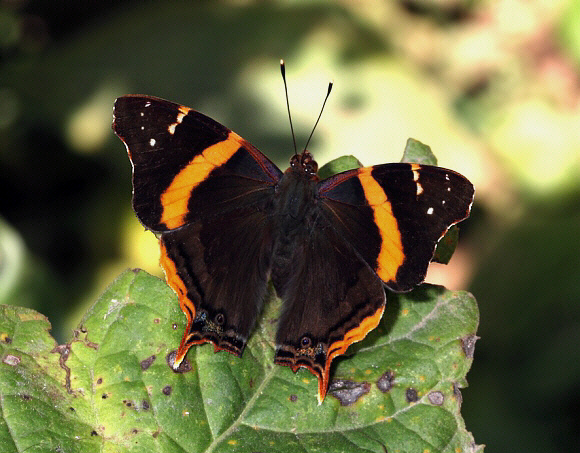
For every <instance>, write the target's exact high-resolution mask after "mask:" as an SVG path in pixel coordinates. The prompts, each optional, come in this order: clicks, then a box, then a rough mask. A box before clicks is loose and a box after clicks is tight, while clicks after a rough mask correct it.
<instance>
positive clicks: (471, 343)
mask: <svg viewBox="0 0 580 453" xmlns="http://www.w3.org/2000/svg"><path fill="white" fill-rule="evenodd" d="M478 339H479V337H478V336H477V335H467V336H466V337H463V338H461V349H463V353H464V354H465V357H467V358H468V359H473V353H474V352H475V342H476V341H477V340H478Z"/></svg>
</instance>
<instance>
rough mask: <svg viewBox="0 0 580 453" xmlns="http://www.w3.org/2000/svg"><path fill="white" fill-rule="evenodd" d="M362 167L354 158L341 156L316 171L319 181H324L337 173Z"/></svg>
mask: <svg viewBox="0 0 580 453" xmlns="http://www.w3.org/2000/svg"><path fill="white" fill-rule="evenodd" d="M360 167H362V164H361V163H360V161H359V160H358V159H357V158H356V157H354V156H342V157H337V158H336V159H333V160H331V161H330V162H327V163H326V164H324V165H323V166H322V167H320V170H318V176H319V178H320V179H326V178H328V177H330V176H332V175H336V174H337V173H341V172H343V171H347V170H354V169H355V168H360Z"/></svg>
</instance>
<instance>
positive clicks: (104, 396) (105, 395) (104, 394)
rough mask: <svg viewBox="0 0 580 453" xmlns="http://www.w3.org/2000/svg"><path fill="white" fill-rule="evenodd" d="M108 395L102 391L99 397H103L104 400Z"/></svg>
mask: <svg viewBox="0 0 580 453" xmlns="http://www.w3.org/2000/svg"><path fill="white" fill-rule="evenodd" d="M108 397H109V394H108V393H103V394H102V395H101V398H103V399H104V400H106V399H107V398H108Z"/></svg>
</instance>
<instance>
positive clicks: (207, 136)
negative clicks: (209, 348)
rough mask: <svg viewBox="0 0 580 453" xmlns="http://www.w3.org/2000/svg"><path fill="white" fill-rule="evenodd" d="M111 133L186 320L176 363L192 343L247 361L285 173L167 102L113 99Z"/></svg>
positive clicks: (223, 132)
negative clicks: (271, 218) (123, 152)
mask: <svg viewBox="0 0 580 453" xmlns="http://www.w3.org/2000/svg"><path fill="white" fill-rule="evenodd" d="M113 129H114V131H115V133H116V134H117V135H118V136H119V137H120V138H121V140H123V142H124V143H125V145H126V147H127V150H128V153H129V157H130V159H131V162H132V164H133V207H134V209H135V212H136V213H137V216H138V217H139V220H140V221H141V222H142V223H143V225H145V226H146V227H147V228H149V229H151V230H153V231H156V232H159V233H161V235H160V244H161V265H162V267H163V270H164V271H165V277H166V280H167V283H168V284H169V285H170V286H171V288H172V289H173V290H174V291H175V292H176V293H177V295H178V296H179V302H180V306H181V308H182V310H183V311H184V313H185V314H186V316H187V327H186V330H185V332H184V336H183V339H182V342H181V345H180V347H179V350H178V353H177V356H176V359H175V364H174V366H176V367H177V366H178V365H179V363H180V362H181V361H182V360H183V358H184V357H185V354H186V353H187V350H188V349H189V347H190V346H191V345H192V344H196V343H203V342H212V343H213V344H214V345H215V347H216V350H218V349H226V350H228V351H230V352H232V353H234V354H236V355H241V354H242V352H243V350H244V346H245V344H246V340H247V337H248V335H249V332H250V330H251V328H252V326H253V324H254V321H255V319H256V317H257V314H258V312H259V309H260V306H261V304H262V299H263V297H264V293H265V290H266V284H267V279H268V276H269V265H270V264H269V261H270V256H271V253H272V250H271V249H272V240H271V237H272V235H271V231H270V228H269V226H268V224H267V222H266V220H267V218H268V213H269V209H271V205H272V197H273V195H274V191H275V189H274V186H275V184H276V183H277V182H278V181H279V179H280V177H281V175H282V173H281V172H280V170H279V169H278V168H277V167H276V166H275V165H274V164H273V163H272V162H271V161H270V160H268V159H267V158H266V157H265V156H264V155H263V154H262V153H261V152H260V151H258V150H257V149H256V148H255V147H253V146H252V145H251V144H250V143H248V142H247V141H245V140H244V139H242V138H241V137H240V136H238V135H237V134H235V133H234V132H232V131H230V130H229V129H227V128H226V127H224V126H222V125H221V124H219V123H218V122H216V121H214V120H212V119H211V118H208V117H207V116H205V115H202V114H201V113H198V112H195V111H193V110H191V109H189V108H187V107H184V106H181V105H179V104H174V103H172V102H168V101H165V100H162V99H158V98H153V97H148V96H124V97H121V98H119V99H117V101H116V102H115V108H114V122H113Z"/></svg>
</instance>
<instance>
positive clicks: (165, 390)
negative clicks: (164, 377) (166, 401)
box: [161, 385, 172, 396]
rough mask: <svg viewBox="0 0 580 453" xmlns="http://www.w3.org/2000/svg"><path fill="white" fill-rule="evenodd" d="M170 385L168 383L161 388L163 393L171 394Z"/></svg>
mask: <svg viewBox="0 0 580 453" xmlns="http://www.w3.org/2000/svg"><path fill="white" fill-rule="evenodd" d="M171 390H172V388H171V386H170V385H166V386H165V387H163V390H161V391H162V392H163V394H164V395H167V396H169V395H171Z"/></svg>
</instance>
